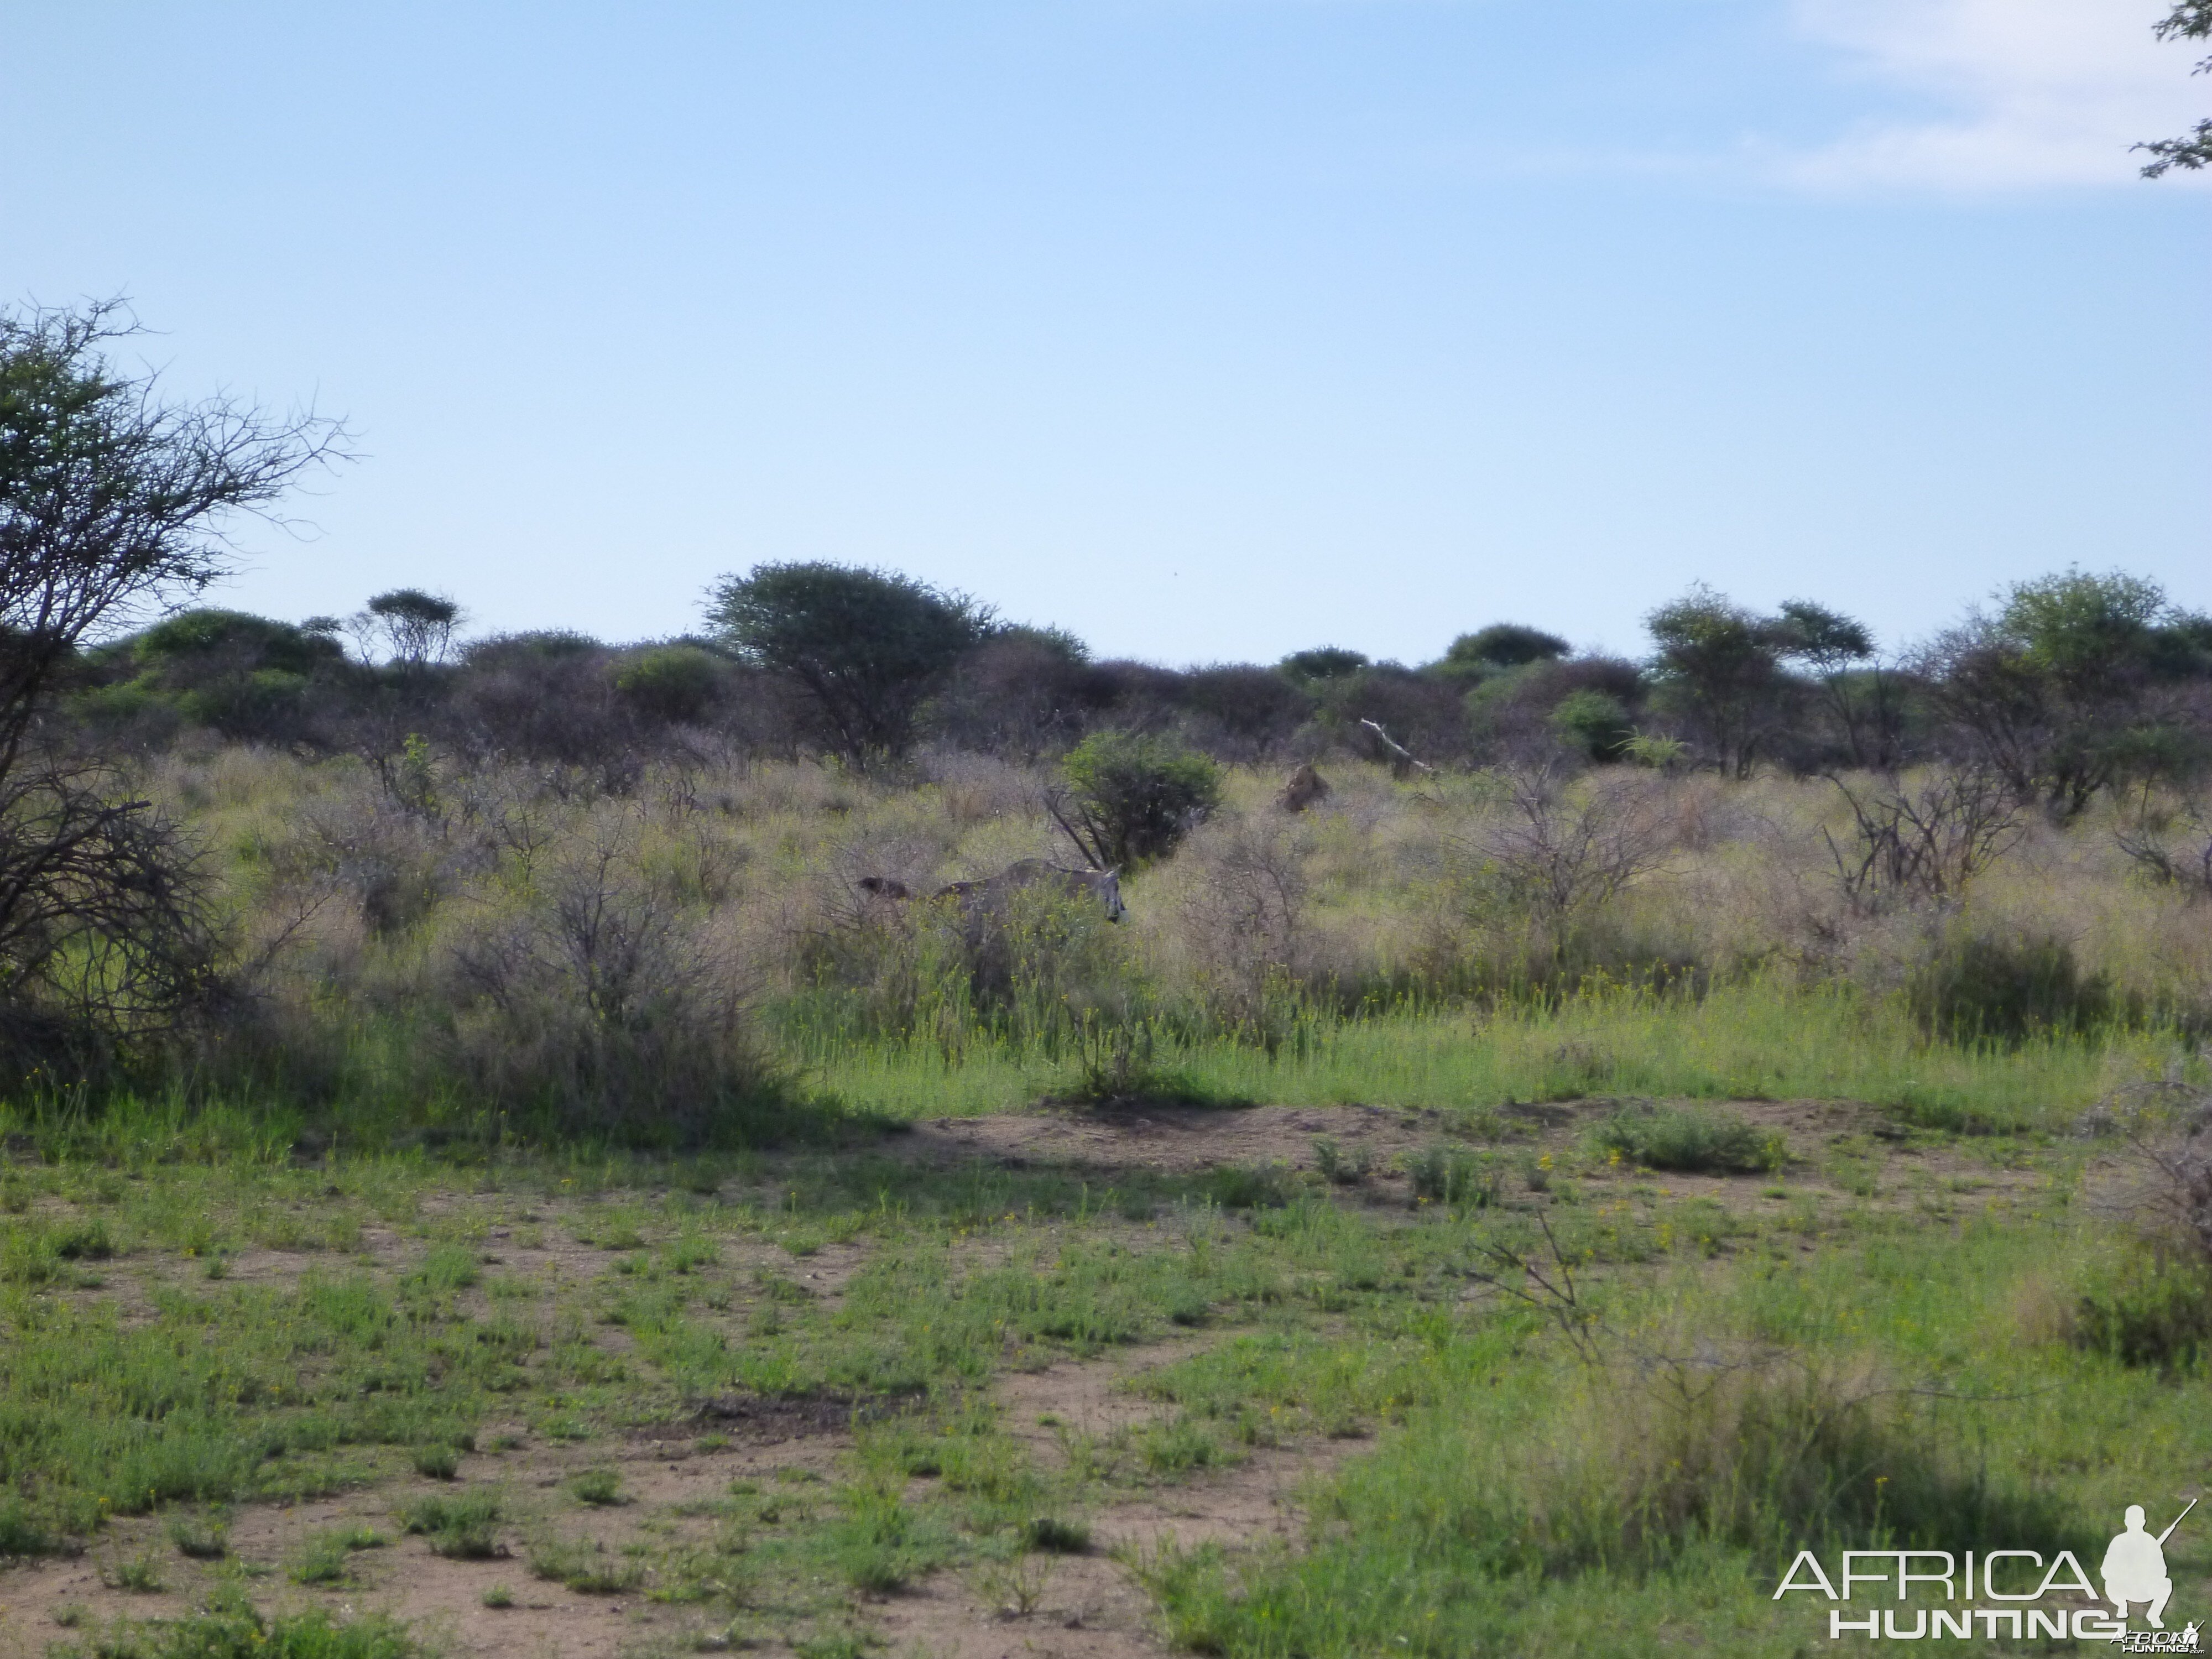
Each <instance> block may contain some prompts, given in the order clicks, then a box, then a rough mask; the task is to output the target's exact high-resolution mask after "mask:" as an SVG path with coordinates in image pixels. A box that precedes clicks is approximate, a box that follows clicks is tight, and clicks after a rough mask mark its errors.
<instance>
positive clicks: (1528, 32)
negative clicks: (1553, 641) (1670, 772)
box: [0, 0, 2212, 662]
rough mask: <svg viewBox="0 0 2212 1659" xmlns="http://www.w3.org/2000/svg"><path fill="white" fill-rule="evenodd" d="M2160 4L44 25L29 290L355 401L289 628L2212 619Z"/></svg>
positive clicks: (1363, 637)
mask: <svg viewBox="0 0 2212 1659" xmlns="http://www.w3.org/2000/svg"><path fill="white" fill-rule="evenodd" d="M2165 9H2166V7H2165V6H2164V5H2163V4H2162V3H2158V0H2150V3H2136V0H1644V3H1641V4H1636V5H1629V4H1623V3H1591V4H1584V5H1579V6H1565V5H1560V4H1558V3H1555V0H1030V3H1026V4H1012V3H1004V4H986V3H959V4H954V3H943V4H940V3H930V0H902V3H868V4H863V3H848V0H804V3H797V4H794V3H781V4H772V5H771V4H764V3H743V0H726V3H720V4H704V3H701V4H680V3H662V4H637V5H631V6H624V7H619V8H617V7H611V6H596V7H583V6H574V5H561V4H535V5H531V6H527V7H525V6H520V5H517V6H512V7H501V6H493V5H459V6H455V5H450V4H449V5H444V6H438V7H431V6H428V5H424V6H411V7H410V6H405V5H392V6H383V7H378V8H374V9H370V8H352V9H340V8H335V7H302V6H297V5H283V6H279V5H275V4H268V5H223V4H219V3H204V4H197V5H194V6H191V7H163V6H155V5H149V4H137V5H133V4H102V5H99V6H91V5H75V6H57V5H53V4H51V3H35V4H34V3H21V0H0V112H4V115H5V118H6V130H7V131H8V133H9V162H8V165H7V167H5V169H4V170H0V296H4V297H6V298H8V299H11V300H15V301H21V300H24V299H28V298H35V299H38V300H41V301H48V302H55V301H70V300H73V299H75V298H76V297H78V296H80V295H106V294H113V293H118V292H122V293H127V294H128V295H131V297H132V299H133V301H135V303H136V305H137V309H138V312H139V313H140V315H141V316H142V317H143V319H144V320H145V321H146V322H147V323H148V324H149V325H151V326H152V327H154V328H155V329H158V330H159V331H161V332H160V334H159V336H158V337H153V338H149V339H147V340H145V341H143V342H142V343H141V347H142V349H143V352H144V354H145V355H146V356H148V357H149V358H150V359H151V360H153V361H155V362H159V363H161V364H162V365H163V366H164V367H165V368H166V370H167V373H168V374H170V375H171V377H172V378H173V383H174V385H175V386H176V388H177V389H178V390H179V391H180V392H197V391H202V390H205V389H208V388H210V387H212V386H216V385H217V384H223V385H228V386H232V387H234V388H236V389H239V390H242V391H246V392H253V393H256V394H258V395H259V396H260V397H262V398H265V399H269V400H271V401H276V402H279V403H282V402H286V401H289V400H291V399H292V398H295V397H313V398H314V399H316V401H317V402H318V403H319V404H320V406H321V407H323V408H325V410H331V411H337V412H343V413H344V414H346V415H347V416H349V418H350V419H351V421H352V422H353V423H354V425H355V427H356V428H357V430H358V431H359V433H360V441H361V447H362V450H363V451H364V452H365V459H363V460H362V462H361V464H360V465H356V466H353V467H350V468H348V469H347V470H345V471H343V473H341V474H340V475H338V476H337V477H335V478H333V479H331V480H330V481H329V482H328V483H327V484H326V485H325V486H324V487H323V488H322V489H321V490H320V492H319V495H318V496H317V497H316V498H315V499H313V501H307V502H305V503H303V504H302V510H303V511H304V512H305V513H307V516H308V517H310V518H311V519H312V520H313V521H314V523H315V525H316V526H318V530H317V533H316V534H315V535H314V536H313V538H311V539H307V540H294V539H291V538H286V537H284V536H282V535H277V534H272V533H269V532H264V531H259V530H255V531H252V532H249V533H248V535H247V536H246V538H245V542H246V548H247V550H248V551H249V553H250V559H249V566H250V568H248V569H247V571H246V573H245V574H243V575H242V576H241V578H240V580H238V581H237V582H236V583H235V584H234V586H231V587H230V588H228V590H227V591H226V592H223V593H222V594H221V595H220V596H219V597H220V599H221V600H222V602H224V603H229V604H234V605H241V606H244V607H246V608H250V609H255V610H259V611H265V612H268V613H270V614H274V615H279V616H289V617H300V616H304V615H307V614H310V613H313V612H319V611H341V612H342V611H350V610H353V609H355V608H356V607H357V606H358V605H360V603H361V602H362V599H365V598H366V597H367V596H368V594H369V593H370V592H374V591H377V590H379V589H381V588H384V587H388V586H397V585H400V584H411V585H418V586H429V587H434V588H439V589H442V590H444V591H447V592H451V593H452V594H453V595H454V596H455V597H456V598H458V599H459V600H460V601H461V602H462V603H463V605H465V607H466V608H467V609H468V611H469V612H470V613H471V617H472V618H473V627H474V629H476V631H479V632H483V631H489V630H493V629H521V628H540V627H560V626H569V627H579V628H582V629H586V630H588V631H591V632H593V633H596V634H599V635H603V636H605V637H609V638H617V639H624V638H639V637H646V636H651V635H665V634H671V633H676V632H680V631H682V630H684V629H687V628H690V627H693V626H695V625H696V623H697V620H698V614H699V610H698V607H699V599H700V595H701V592H702V590H703V589H704V587H705V586H707V584H708V582H709V581H710V580H713V578H714V576H715V575H716V574H718V573H720V572H723V571H727V570H734V569H743V568H746V567H748V566H750V564H752V563H754V562H757V561H760V560H764V559H784V558H831V559H838V560H846V561H853V562H866V563H875V564H883V565H888V566H893V567H896V568H901V569H904V570H908V571H911V572H913V573H915V574H919V575H921V576H923V577H925V578H927V579H928V580H932V581H935V582H939V583H942V584H945V585H948V586H957V587H960V588H964V589H967V590H969V591H971V592H975V593H977V594H979V595H981V596H982V597H984V598H986V599H990V600H992V601H994V602H995V603H996V604H998V605H1000V608H1001V609H1002V610H1003V611H1005V612H1006V614H1007V615H1009V616H1011V617H1018V618H1023V619H1028V620H1034V621H1037V622H1054V623H1062V624H1065V625H1066V626H1069V627H1071V628H1073V629H1075V630H1076V631H1077V632H1079V633H1080V634H1082V635H1085V637H1086V638H1088V639H1090V640H1091V641H1092V643H1093V644H1094V646H1096V647H1097V648H1098V649H1099V650H1100V651H1102V652H1103V653H1110V654H1117V655H1121V654H1126V655H1135V656H1141V657H1147V658H1152V659H1159V660H1165V661H1177V662H1181V661H1193V660H1211V659H1273V658H1274V657H1276V656H1279V655H1280V654H1282V653H1285V652H1287V651H1291V650H1294V649H1297V648H1299V647H1306V646H1312V645H1317V644H1322V643H1341V644H1345V645H1350V646H1354V647H1359V648H1361V649H1364V650H1367V651H1369V652H1370V653H1374V654H1376V655H1378V656H1395V657H1399V658H1401V659H1407V660H1418V659H1423V658H1426V657H1430V656H1433V655H1435V654H1436V653H1438V652H1439V651H1440V650H1441V649H1442V648H1443V646H1444V645H1445V644H1446V643H1447V642H1448V641H1449V639H1450V638H1451V637H1452V635H1455V634H1456V633H1459V632H1462V631H1464V630H1466V629H1471V628H1474V627H1477V626H1480V624H1482V623H1486V622H1490V621H1495V620H1498V619H1501V618H1511V619H1516V620H1523V621H1528V622H1534V623H1540V624H1542V625H1545V626H1547V627H1550V628H1553V629H1555V630H1557V631H1559V632H1561V633H1564V634H1566V635H1569V636H1570V637H1571V638H1572V639H1574V640H1575V641H1577V643H1581V644H1588V645H1592V646H1602V647H1609V648H1612V649H1615V650H1624V651H1636V650H1638V649H1640V648H1641V646H1642V639H1641V634H1640V629H1639V626H1638V623H1639V618H1640V617H1642V615H1643V614H1644V612H1645V611H1649V610H1650V608H1651V607H1652V606H1654V605H1657V604H1659V603H1661V602H1662V601H1663V600H1665V599H1668V598H1670V597H1672V596H1673V595H1674V594H1675V593H1678V592H1680V591H1681V590H1682V589H1683V588H1684V587H1685V586H1687V585H1688V584H1689V583H1691V582H1692V581H1693V580H1704V581H1706V582H1710V583H1711V584H1712V585H1713V586H1717V587H1719V588H1721V589H1723V591H1725V592H1730V593H1732V594H1735V596H1737V597H1739V598H1741V599H1744V600H1745V601H1747V602H1750V603H1753V604H1757V605H1772V604H1774V603H1776V602H1778V601H1779V600H1781V599H1784V598H1789V597H1793V596H1799V595H1802V596H1807V597H1812V598H1817V599H1824V600H1826V601H1828V602H1831V603H1833V604H1837V605H1841V606H1843V607H1844V608H1846V609H1849V610H1851V611H1856V612H1857V613H1858V614H1861V615H1863V616H1864V617H1867V618H1868V619H1869V621H1871V622H1872V623H1875V626H1876V627H1877V628H1878V629H1880V630H1881V632H1882V633H1883V635H1885V636H1886V637H1887V639H1889V640H1890V641H1893V642H1897V641H1903V640H1905V639H1908V638H1910V637H1911V636H1913V635H1918V634H1922V633H1924V632H1926V631H1928V630H1929V629H1931V628H1932V627H1934V626H1936V625H1938V624H1940V623H1942V622H1945V621H1948V620H1949V619H1950V618H1952V617H1954V616H1955V615H1956V614H1957V613H1958V611H1960V608H1961V607H1962V606H1964V605H1966V604H1968V603H1970V602H1972V601H1973V600H1975V599H1979V598H1982V597H1984V596H1986V595H1987V594H1988V593H1989V592H1990V590H1991V589H1992V588H1994V587H1996V586H1998V585H2000V584H2002V583H2004V582H2007V581H2010V580H2018V579H2021V578H2023V577H2027V576H2030V575H2034V574H2040V573H2042V572H2044V571H2047V570H2050V569H2053V568H2060V567H2063V566H2064V565H2066V564H2069V563H2070V562H2079V563H2081V564H2082V565H2084V566H2087V567H2089V568H2110V567H2115V566H2117V567H2122V568H2129V569H2131V570H2135V571H2138V572H2142V573H2146V574H2152V575H2154V576H2157V577H2158V578H2160V580H2163V581H2164V582H2166V585H2167V586H2168V587H2169V589H2170V590H2171V591H2172V592H2173V593H2174V594H2175V596H2176V597H2177V598H2179V599H2183V600H2185V602H2187V603H2190V604H2191V605H2197V606H2200V607H2204V608H2212V556H2208V555H2212V456H2208V454H2207V447H2206V445H2205V443H2204V441H2203V430H2204V405H2205V399H2206V394H2207V392H2208V390H2212V374H2209V373H2208V371H2212V307H2208V306H2207V305H2206V304H2205V303H2204V295H2205V293H2206V291H2207V285H2208V277H2212V259H2208V255H2212V213H2208V207H2212V191H2208V190H2207V189H2206V188H2204V187H2203V185H2201V184H2200V183H2199V181H2197V180H2194V179H2179V178H2170V179H2167V180H2166V181H2164V182H2162V183H2160V184H2150V183H2145V182H2142V181H2141V180H2139V179H2137V178H2136V163H2137V161H2139V159H2140V158H2136V157H2131V156H2130V155H2129V154H2128V153H2127V149H2126V146H2127V144H2128V143H2129V142H2130V140H2133V139H2136V138H2143V137H2163V136H2166V135H2169V134H2171V133H2174V132H2179V131H2182V130H2183V129H2184V128H2185V127H2186V126H2188V125H2190V124H2191V122H2192V121H2193V120H2195V119H2196V118H2198V117H2199V116H2201V115H2203V114H2205V113H2212V82H2208V81H2207V80H2204V79H2197V80H2194V81H2192V80H2191V77H2190V76H2189V74H2188V70H2189V65H2190V64H2191V61H2192V58H2193V57H2194V56H2197V55H2201V53H2200V54H2192V53H2191V52H2189V51H2188V50H2187V49H2186V48H2185V47H2184V46H2159V45H2157V44H2155V43H2154V42H2153V41H2152V40H2151V38H2150V33H2149V28H2150V25H2151V24H2152V23H2153V22H2154V21H2156V19H2157V18H2158V17H2159V16H2160V15H2162V14H2163V12H2164V11H2165ZM369 12H373V13H374V15H362V14H365V13H369ZM349 14H351V15H349Z"/></svg>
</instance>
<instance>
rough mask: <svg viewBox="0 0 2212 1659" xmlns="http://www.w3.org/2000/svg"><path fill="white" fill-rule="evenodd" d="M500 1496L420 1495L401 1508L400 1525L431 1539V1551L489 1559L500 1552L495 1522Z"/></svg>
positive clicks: (466, 1558) (463, 1558) (459, 1557)
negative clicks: (494, 1539)
mask: <svg viewBox="0 0 2212 1659" xmlns="http://www.w3.org/2000/svg"><path fill="white" fill-rule="evenodd" d="M498 1519H499V1499H498V1498H495V1497H494V1496H493V1495H492V1494H491V1493H489V1492H463V1493H457V1494H455V1495H454V1496H453V1497H451V1498H447V1497H443V1496H440V1497H435V1498H418V1499H416V1501H415V1502H414V1503H412V1504H409V1505H407V1507H406V1508H405V1509H404V1510H401V1511H400V1515H399V1521H400V1525H401V1526H402V1527H403V1528H405V1529H406V1530H407V1531H409V1532H410V1533H416V1534H420V1535H422V1537H424V1538H427V1539H428V1541H429V1544H430V1549H431V1553H433V1554H436V1555H443V1556H447V1557H449V1558H451V1559H453V1560H456V1561H488V1560H489V1559H491V1558H492V1557H493V1556H494V1555H495V1554H497V1553H498V1549H497V1547H496V1546H495V1544H494V1543H493V1541H492V1535H491V1529H492V1523H493V1522H495V1521H497V1520H498Z"/></svg>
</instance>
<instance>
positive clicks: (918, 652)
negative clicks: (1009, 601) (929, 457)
mask: <svg viewBox="0 0 2212 1659" xmlns="http://www.w3.org/2000/svg"><path fill="white" fill-rule="evenodd" d="M707 615H708V620H709V622H710V623H713V625H714V629H715V630H716V631H717V632H718V633H719V634H720V636H721V637H722V639H723V640H724V641H726V642H727V643H728V645H729V646H730V647H731V649H732V651H734V652H735V653H737V655H738V657H739V659H741V660H744V661H745V662H749V663H751V664H753V665H757V666H759V667H762V668H767V669H771V670H773V671H776V672H778V673H781V674H787V675H789V676H790V677H791V678H793V679H794V680H796V681H797V682H798V683H799V684H800V685H801V686H802V687H804V688H805V691H806V692H807V694H808V696H810V697H811V699H812V701H813V702H814V704H815V707H816V709H817V713H818V714H819V715H820V716H821V719H822V721H823V726H824V728H825V734H826V735H827V736H828V737H829V740H830V742H831V744H832V746H833V747H835V748H836V750H839V751H840V752H842V753H843V754H845V755H847V756H848V757H852V758H854V759H856V760H859V759H865V758H866V757H869V756H872V755H886V756H898V755H902V754H904V753H905V752H906V751H907V750H908V749H909V748H911V747H912V746H913V744H914V738H915V720H916V717H917V716H918V715H919V714H920V713H921V706H922V704H923V702H925V701H926V700H927V698H928V697H929V696H930V695H931V693H933V691H935V690H937V689H938V688H939V686H940V685H941V684H943V683H944V680H945V676H946V675H947V674H948V673H950V672H951V668H952V665H954V664H955V663H956V662H957V661H958V660H959V659H960V658H961V657H962V656H963V655H964V654H965V653H967V652H969V651H970V650H972V649H973V648H974V647H975V646H977V645H979V644H981V642H982V641H983V640H984V639H985V638H986V637H987V635H989V634H990V633H991V631H992V622H993V613H992V611H991V610H990V608H989V607H988V606H987V605H979V604H978V603H977V602H976V601H975V600H974V599H969V598H968V597H967V596H966V595H965V594H961V593H949V592H944V591H942V590H940V589H939V588H935V587H932V586H929V585H928V584H927V583H925V582H921V581H918V580H915V578H913V577H911V576H906V575H902V574H898V573H896V572H895V571H885V570H869V569H861V568H854V567H853V566H849V565H840V564H829V563H822V562H806V563H790V564H763V565H758V566H756V567H755V568H753V570H752V572H751V573H750V574H748V575H744V576H725V577H724V578H723V579H722V580H720V582H718V583H717V584H716V585H715V586H714V589H713V590H712V591H711V592H710V594H709V596H708V606H707Z"/></svg>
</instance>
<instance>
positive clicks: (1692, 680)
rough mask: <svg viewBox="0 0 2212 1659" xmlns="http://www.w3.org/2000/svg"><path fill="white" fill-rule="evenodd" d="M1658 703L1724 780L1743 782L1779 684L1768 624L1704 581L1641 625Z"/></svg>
mask: <svg viewBox="0 0 2212 1659" xmlns="http://www.w3.org/2000/svg"><path fill="white" fill-rule="evenodd" d="M1644 627H1645V629H1648V630H1649V631H1650V635H1651V638H1652V642H1653V643H1654V644H1656V646H1657V647H1659V648H1658V650H1657V651H1656V653H1654V655H1653V657H1652V661H1651V674H1652V678H1653V679H1654V681H1655V682H1656V685H1657V690H1658V698H1659V701H1660V702H1661V703H1662V704H1663V705H1671V706H1672V708H1673V709H1674V712H1675V713H1677V714H1680V715H1682V716H1683V717H1684V718H1686V720H1688V722H1689V723H1690V725H1691V726H1692V728H1693V730H1694V731H1695V732H1697V733H1698V734H1699V736H1701V737H1702V738H1704V739H1705V744H1706V746H1707V748H1708V750H1710V752H1711V757H1712V761H1713V764H1714V765H1715V766H1716V767H1717V768H1718V769H1719V770H1720V771H1721V772H1722V773H1723V775H1728V776H1731V777H1739V778H1741V777H1747V776H1749V775H1750V773H1751V763H1752V758H1753V755H1754V754H1755V753H1756V752H1757V750H1758V748H1759V742H1760V739H1761V738H1764V737H1765V734H1766V727H1767V725H1768V717H1769V715H1770V714H1771V706H1772V702H1773V699H1774V695H1775V691H1776V688H1777V682H1778V680H1779V678H1780V667H1779V661H1778V656H1779V653H1778V641H1777V638H1776V635H1775V629H1774V625H1773V624H1772V623H1770V622H1768V621H1766V620H1765V619H1764V618H1762V617H1755V616H1753V614H1752V613H1751V612H1750V611H1746V610H1745V609H1744V608H1743V607H1742V606H1741V605H1732V604H1730V603H1729V601H1728V600H1727V599H1723V597H1722V596H1721V595H1719V594H1718V593H1716V592H1713V591H1712V590H1711V588H1709V587H1706V586H1704V585H1703V584H1702V583H1701V584H1699V586H1695V587H1692V589H1691V590H1690V591H1689V592H1687V593H1686V594H1684V595H1683V596H1682V597H1681V598H1680V599H1676V600H1675V601H1674V603H1673V604H1671V605H1662V606H1660V607H1659V609H1658V610H1656V611H1653V612H1652V613H1651V614H1650V616H1649V617H1645V618H1644Z"/></svg>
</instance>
